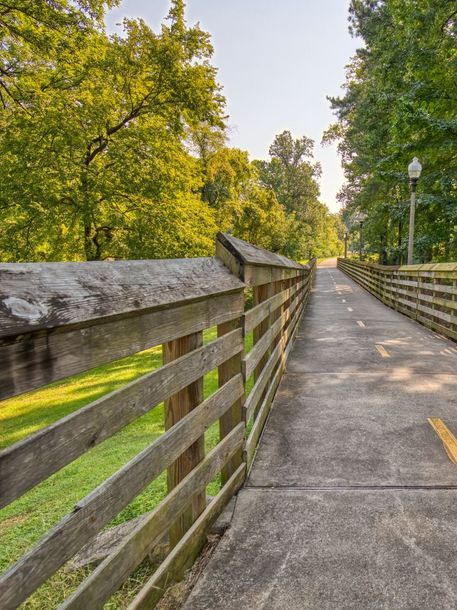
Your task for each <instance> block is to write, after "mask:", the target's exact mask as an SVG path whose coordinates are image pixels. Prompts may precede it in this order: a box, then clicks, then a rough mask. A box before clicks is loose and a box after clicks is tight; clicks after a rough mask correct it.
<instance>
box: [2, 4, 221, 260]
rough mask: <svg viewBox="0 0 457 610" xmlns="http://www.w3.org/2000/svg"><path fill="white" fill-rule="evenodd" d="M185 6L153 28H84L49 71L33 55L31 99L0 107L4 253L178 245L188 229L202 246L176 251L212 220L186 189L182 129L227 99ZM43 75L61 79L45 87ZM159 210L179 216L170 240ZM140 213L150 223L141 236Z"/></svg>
mask: <svg viewBox="0 0 457 610" xmlns="http://www.w3.org/2000/svg"><path fill="white" fill-rule="evenodd" d="M182 10H183V7H182V3H180V2H176V3H173V4H172V9H171V11H170V14H169V20H170V22H171V23H170V25H164V26H163V27H162V31H161V33H160V34H159V35H156V34H154V33H153V32H152V31H151V30H150V28H149V27H148V26H147V25H146V24H145V23H144V22H142V21H141V20H137V21H133V20H127V21H126V22H125V35H124V36H122V37H120V36H113V37H111V38H109V37H107V36H106V34H105V33H104V32H102V31H98V30H96V29H92V30H90V31H87V32H85V34H84V36H85V39H84V45H81V46H80V47H79V49H78V50H77V51H76V50H74V51H73V61H72V63H71V64H67V63H57V64H56V65H51V66H50V67H49V71H47V70H41V67H40V65H39V64H40V60H39V59H38V60H37V62H38V63H37V69H36V71H35V72H34V79H35V80H34V85H33V95H32V94H31V95H30V96H29V101H28V107H27V108H26V109H25V110H23V108H22V107H20V108H18V107H17V106H15V107H14V108H10V109H8V112H5V113H4V114H3V116H2V117H1V119H0V120H1V121H2V123H3V127H4V133H5V137H4V139H3V140H2V142H1V144H0V153H1V154H2V158H3V159H4V160H5V162H4V163H3V164H2V167H1V168H0V180H1V181H2V183H4V184H7V185H8V188H7V189H6V190H4V191H3V193H2V195H1V199H0V208H1V214H2V220H3V222H4V224H3V226H4V227H5V228H4V230H3V232H2V235H1V237H0V243H1V248H2V256H3V258H4V259H5V258H6V259H7V260H8V259H11V258H13V260H20V259H22V260H23V259H24V258H26V259H27V260H30V259H33V258H35V259H43V258H44V259H47V258H52V259H54V260H55V259H56V258H60V256H59V253H61V255H63V256H64V257H72V258H86V259H87V260H95V259H100V258H105V257H107V256H111V257H112V256H114V257H119V256H120V257H125V256H130V255H132V253H134V252H135V253H138V252H139V250H141V248H138V247H136V246H135V244H140V243H141V244H142V250H141V251H142V252H143V256H145V255H149V254H150V253H154V254H155V255H161V254H162V255H177V254H178V249H179V248H178V246H179V245H181V246H182V245H183V244H184V243H188V242H190V241H192V237H191V236H195V237H196V240H195V241H196V243H199V244H205V245H204V247H203V248H201V247H197V248H191V249H190V250H189V248H184V249H183V250H179V251H181V252H183V253H189V252H190V253H192V254H201V253H206V252H207V251H208V250H207V249H208V244H209V242H210V240H211V237H212V236H213V235H214V234H215V233H216V230H217V228H216V225H215V221H214V218H213V215H212V213H211V211H210V210H208V208H207V206H205V205H204V204H203V202H201V200H200V198H199V197H196V196H190V197H187V194H189V191H190V193H192V192H196V191H198V189H199V188H200V187H201V176H200V175H199V171H198V167H197V164H196V161H195V159H194V158H193V157H192V156H191V155H189V153H188V152H187V150H186V147H185V142H184V139H185V134H186V128H187V126H188V125H192V124H193V123H197V122H202V121H205V122H206V123H207V124H209V125H222V123H223V121H222V109H223V106H224V99H223V97H222V95H221V93H220V88H219V86H218V84H217V82H216V80H215V69H214V68H213V67H212V66H211V65H210V64H209V58H210V57H211V54H212V47H211V45H210V42H209V37H208V35H207V34H206V33H204V32H202V31H201V30H200V29H199V28H198V27H194V28H187V27H186V26H185V23H184V20H183V12H182ZM26 51H27V49H26ZM23 79H25V80H26V81H27V83H26V84H27V85H28V87H25V86H24V87H22V85H21V83H22V80H23ZM50 79H53V82H55V83H60V85H59V86H57V85H56V86H54V87H53V88H48V87H47V86H46V84H47V83H48V82H49V80H50ZM29 85H30V86H29ZM19 88H20V89H21V90H22V89H24V90H25V89H27V88H28V89H29V90H32V86H31V84H30V83H29V81H28V76H26V75H21V76H20V77H19ZM11 176H14V180H11ZM184 201H186V204H185V205H183V202H184ZM178 202H180V205H178ZM189 214H190V215H191V217H192V222H188V220H187V218H188V216H189ZM159 218H161V219H162V221H164V219H166V218H168V219H171V218H173V219H174V220H175V223H174V224H172V223H170V222H167V223H165V224H166V226H167V227H168V228H169V231H170V233H169V235H170V239H171V240H172V241H174V243H175V244H176V247H175V248H174V249H170V245H169V244H170V239H168V240H166V243H167V244H168V246H167V247H165V246H163V244H164V240H163V238H162V239H160V241H159V239H158V236H157V235H158V234H157V232H156V230H157V226H158V225H157V220H158V219H159ZM197 219H201V221H202V223H203V224H202V226H198V227H197V229H196V232H194V231H191V232H190V235H187V236H186V237H185V238H184V237H183V238H181V237H179V238H178V237H177V236H176V233H177V231H183V232H186V231H187V230H190V229H191V227H194V229H195V225H196V224H198V223H197ZM148 223H149V226H150V227H151V228H152V227H155V228H156V230H149V231H148V233H147V236H146V235H145V234H144V233H143V232H144V229H145V226H148ZM173 227H174V231H173V230H172V228H173ZM202 229H204V231H203V233H204V235H205V236H206V240H205V239H203V240H202V238H201V230H202ZM173 236H175V239H174V240H173ZM63 238H64V239H65V242H66V244H65V245H66V247H65V248H64V249H61V242H62V240H63ZM146 243H148V244H149V245H148V246H147V245H146ZM160 244H162V246H163V250H164V251H163V252H161V248H160ZM170 253H171V254H170Z"/></svg>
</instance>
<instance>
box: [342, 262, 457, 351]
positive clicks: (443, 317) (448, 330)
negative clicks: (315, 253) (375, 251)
mask: <svg viewBox="0 0 457 610" xmlns="http://www.w3.org/2000/svg"><path fill="white" fill-rule="evenodd" d="M338 268H339V269H341V271H343V272H344V273H346V274H347V275H348V276H349V277H351V278H352V279H353V280H354V281H356V282H357V283H358V284H360V285H361V286H363V288H365V289H366V290H368V291H369V292H370V293H371V294H373V295H374V296H375V297H377V298H378V299H379V300H380V301H382V302H383V303H385V304H386V305H388V306H389V307H391V308H392V309H395V310H397V311H399V312H400V313H403V314H405V315H406V316H408V317H410V318H412V319H413V320H416V321H417V322H420V323H421V324H423V325H424V326H427V327H428V328H431V329H432V330H435V331H437V332H438V333H440V334H441V335H443V336H445V337H448V338H449V339H453V340H454V341H457V263H430V264H425V265H401V266H396V267H392V266H383V265H378V264H374V263H364V262H360V261H353V260H351V259H344V258H339V259H338Z"/></svg>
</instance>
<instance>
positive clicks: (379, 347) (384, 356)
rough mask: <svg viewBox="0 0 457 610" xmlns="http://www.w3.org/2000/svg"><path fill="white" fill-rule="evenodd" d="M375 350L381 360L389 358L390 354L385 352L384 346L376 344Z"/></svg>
mask: <svg viewBox="0 0 457 610" xmlns="http://www.w3.org/2000/svg"><path fill="white" fill-rule="evenodd" d="M376 349H377V350H378V352H379V353H380V354H381V356H382V357H383V358H390V354H389V352H388V351H387V350H386V348H385V347H384V345H380V344H379V343H376Z"/></svg>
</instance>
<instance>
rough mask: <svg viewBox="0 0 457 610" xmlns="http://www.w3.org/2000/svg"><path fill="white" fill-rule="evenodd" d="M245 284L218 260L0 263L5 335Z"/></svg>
mask: <svg viewBox="0 0 457 610" xmlns="http://www.w3.org/2000/svg"><path fill="white" fill-rule="evenodd" d="M242 288H243V285H242V283H241V282H240V280H239V279H237V278H236V277H235V276H234V275H233V274H231V273H230V272H229V271H228V270H227V269H226V268H225V267H224V265H223V264H222V262H221V261H219V260H218V259H216V258H184V259H168V260H149V261H103V262H99V261H95V262H88V263H4V264H0V337H9V336H16V335H19V334H26V333H30V332H36V331H38V330H44V329H48V330H49V329H56V328H58V327H61V326H68V325H76V324H78V325H81V324H86V323H88V322H90V323H94V321H96V322H100V321H101V320H102V319H106V318H113V317H119V316H121V317H127V316H129V315H137V314H138V312H139V311H141V310H151V309H157V308H159V307H160V308H163V307H170V306H171V305H174V306H176V305H178V304H182V303H185V302H190V301H195V300H202V299H206V298H208V297H212V296H214V295H216V294H222V293H226V292H232V291H234V290H241V289H242Z"/></svg>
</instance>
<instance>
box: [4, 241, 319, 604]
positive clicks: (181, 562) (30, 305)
mask: <svg viewBox="0 0 457 610" xmlns="http://www.w3.org/2000/svg"><path fill="white" fill-rule="evenodd" d="M216 254H217V256H216V258H201V259H184V260H164V261H126V262H100V263H49V264H2V265H0V361H1V363H2V367H1V370H0V399H6V398H8V397H11V396H14V395H17V394H20V393H23V392H27V391H29V390H33V389H36V388H39V387H41V386H43V385H45V384H48V383H50V382H52V381H56V380H58V379H63V378H65V377H68V376H70V375H74V374H76V373H79V372H82V371H86V370H89V369H91V368H93V367H96V366H98V365H100V364H103V363H106V362H110V361H113V360H116V359H118V358H121V357H124V356H128V355H131V354H134V353H137V352H139V351H142V350H145V349H147V348H150V347H154V346H157V345H162V350H163V366H161V367H160V368H158V369H156V370H153V371H151V372H149V373H147V374H145V375H143V376H142V377H140V378H138V379H136V380H135V381H133V382H131V383H129V384H127V385H125V386H124V387H122V388H121V389H119V390H116V391H114V392H111V393H109V394H106V395H104V396H103V397H101V398H99V399H98V400H96V401H94V402H92V403H90V404H89V405H87V406H86V407H84V408H81V409H79V410H77V411H75V412H73V413H72V414H70V415H68V416H67V417H65V418H63V419H61V420H59V421H57V422H55V423H53V424H52V425H49V426H47V427H44V428H43V429H41V430H40V431H38V432H37V433H34V434H32V435H30V436H29V437H27V438H25V439H24V440H22V441H20V442H18V443H16V444H14V445H12V446H10V447H8V448H7V449H5V450H3V451H2V452H1V453H0V507H3V506H6V505H8V504H10V503H11V502H13V501H14V500H16V499H18V498H19V497H20V496H22V495H23V494H24V493H26V492H27V491H28V490H30V489H31V488H33V487H34V486H35V485H38V484H39V483H40V482H42V481H44V480H45V479H47V478H48V477H49V476H51V475H52V474H53V473H55V472H57V471H58V470H60V469H61V468H63V467H64V466H66V465H67V464H69V463H70V462H72V461H73V460H75V459H76V458H78V457H79V456H81V455H82V454H84V453H85V452H87V451H88V450H90V449H91V448H92V447H94V446H95V445H97V444H99V443H102V442H103V441H104V440H106V439H107V438H109V437H111V436H113V435H114V434H116V433H117V432H118V431H120V430H121V429H122V428H123V427H125V426H126V425H128V424H129V423H131V422H133V421H134V420H136V419H137V418H139V417H141V416H142V415H144V414H145V413H147V412H148V411H150V410H151V409H153V408H155V407H157V406H158V405H159V404H162V403H163V402H165V422H164V423H165V430H166V431H165V432H164V434H163V435H162V436H160V437H159V438H158V439H157V440H156V441H154V442H153V443H152V444H151V445H149V446H148V447H147V448H146V449H144V450H143V451H142V452H141V453H139V454H138V455H137V456H135V457H134V458H133V459H132V460H130V461H129V462H128V463H127V464H125V465H124V466H123V467H122V468H121V469H120V470H119V471H118V472H116V473H115V474H113V475H112V476H111V477H109V478H108V479H107V480H106V481H104V482H103V483H102V484H101V485H100V486H99V487H97V488H96V489H94V490H93V491H92V492H91V493H90V494H89V495H87V496H86V497H85V498H83V499H81V500H80V501H79V502H78V504H77V505H76V506H75V507H74V510H73V511H72V512H71V513H69V514H68V515H67V516H66V517H64V518H63V519H62V520H61V521H60V522H59V523H58V524H57V525H55V526H54V527H53V529H52V530H50V531H49V532H48V534H46V535H45V536H44V538H42V539H41V540H40V541H39V542H38V544H37V545H36V546H35V547H34V548H32V549H31V550H30V551H29V552H28V553H27V554H26V555H24V556H23V557H22V558H21V559H20V560H19V561H18V562H17V563H16V564H14V565H13V566H11V567H10V569H9V570H8V571H7V572H6V573H5V574H4V575H3V576H2V577H1V578H0V608H2V610H9V609H12V608H16V607H17V606H18V605H20V604H21V603H22V602H23V601H24V600H26V599H27V598H28V597H29V596H30V595H31V594H32V593H33V592H34V591H35V590H36V589H37V588H39V587H40V586H41V584H43V583H44V582H45V581H46V580H47V579H48V578H50V577H51V576H52V575H53V574H54V573H55V572H56V571H58V570H59V569H60V568H61V567H62V566H63V565H64V564H65V563H66V562H67V561H68V560H69V559H70V558H71V557H73V556H74V555H75V554H76V553H77V552H78V551H79V550H80V549H81V548H82V547H83V546H84V545H85V544H86V543H88V542H89V541H91V540H92V539H93V538H94V536H96V535H97V534H98V533H99V532H100V530H101V529H102V528H104V527H105V526H106V525H108V524H109V523H110V522H111V521H112V519H113V518H114V517H116V515H117V514H118V513H119V512H120V511H121V510H122V509H123V508H125V507H126V506H127V505H128V504H129V503H130V502H131V501H132V500H133V499H134V498H135V497H136V496H137V495H138V494H140V493H141V492H142V491H143V490H144V489H145V488H146V487H147V486H148V485H149V484H151V483H152V482H153V481H154V480H155V479H156V478H157V477H158V476H159V475H160V474H161V473H162V472H164V471H165V470H167V472H168V494H167V495H166V497H165V498H164V499H163V501H162V502H161V503H160V504H159V505H158V506H157V507H156V508H155V509H154V511H153V512H152V513H148V516H147V518H145V519H143V520H141V521H140V522H139V524H138V525H137V526H136V527H135V529H134V530H133V531H132V532H131V533H130V534H129V535H128V536H127V537H126V538H125V539H124V540H123V542H122V544H121V546H120V547H119V548H118V549H117V550H115V551H114V552H113V553H112V554H111V555H109V556H108V557H107V558H106V559H105V560H104V561H103V562H102V563H101V564H99V565H98V566H97V567H96V568H95V570H94V571H92V572H91V574H90V575H89V577H88V578H86V580H85V581H83V582H82V583H81V584H80V586H79V587H78V588H77V589H76V590H75V591H74V592H73V593H72V594H71V595H70V597H69V598H68V599H67V600H66V601H65V602H64V603H63V604H62V605H61V608H65V609H72V610H76V609H82V608H91V610H95V609H96V608H101V607H103V605H104V603H105V602H106V601H107V600H108V599H109V598H110V597H111V595H113V593H115V592H116V591H117V589H118V588H119V587H120V586H121V585H122V583H123V582H124V581H125V580H126V579H127V578H128V577H129V576H130V575H131V574H132V573H133V572H134V570H135V569H136V568H137V567H138V566H139V565H140V564H141V563H142V562H143V560H144V559H145V558H146V557H147V556H148V554H150V553H151V552H152V550H153V549H154V547H155V545H157V543H158V542H159V541H160V540H162V539H163V537H164V535H168V539H169V552H168V555H167V557H166V558H165V560H164V561H163V563H162V564H161V565H160V567H159V568H158V569H157V570H156V571H155V572H154V573H153V574H152V575H151V577H150V579H149V580H148V581H147V582H146V583H145V584H144V586H143V588H142V589H141V591H140V592H139V593H138V594H137V596H136V597H135V598H134V600H133V601H132V603H131V604H130V606H129V608H130V609H131V610H133V609H139V608H151V607H153V605H154V604H155V603H156V601H157V600H158V599H159V598H160V596H161V595H162V593H163V590H164V587H165V586H166V585H167V584H168V583H169V582H170V581H172V580H174V579H177V578H180V577H181V575H182V573H183V571H184V569H185V568H186V567H188V566H189V564H190V563H191V562H192V561H193V559H194V558H195V556H196V555H197V554H198V552H199V551H200V549H201V547H202V546H203V544H204V541H205V539H206V535H207V532H208V530H209V528H210V526H211V524H212V523H213V521H214V520H215V519H216V517H217V516H218V515H219V513H220V512H221V510H222V509H223V507H224V506H225V504H226V503H227V502H228V500H229V499H230V497H231V496H232V495H233V494H234V493H236V491H237V490H238V488H239V487H240V486H241V485H242V484H243V482H244V480H245V476H246V472H247V469H248V468H249V465H250V464H251V462H252V459H253V455H254V452H255V448H256V445H257V442H258V439H259V437H260V434H261V431H262V428H263V425H264V423H265V420H266V418H267V415H268V412H269V409H270V406H271V403H272V400H273V397H274V394H275V391H276V388H277V386H278V384H279V381H280V379H281V376H282V373H283V371H284V367H285V362H286V358H287V355H288V353H289V351H290V349H291V346H292V340H293V338H294V336H295V333H296V331H297V328H298V323H299V320H300V317H301V315H302V313H303V310H304V308H305V306H306V303H307V301H308V298H309V294H310V289H311V283H312V278H313V274H314V269H315V261H312V262H311V263H310V264H309V265H306V266H304V265H299V264H297V263H294V262H293V261H290V260H288V259H286V258H284V257H281V256H279V255H276V254H272V253H270V252H267V251H265V250H261V249H259V248H255V247H253V246H251V245H250V244H247V243H246V242H243V241H241V240H238V239H236V238H234V237H232V236H230V235H220V236H219V237H218V240H217V250H216ZM248 290H252V297H253V307H252V308H251V309H246V302H247V301H248V299H247V297H246V292H247V291H248ZM212 327H217V335H218V336H217V338H216V339H215V340H213V341H210V342H209V343H207V344H203V331H204V330H205V329H208V328H212ZM250 332H252V333H253V337H254V339H253V341H254V347H253V348H252V350H251V351H249V352H248V353H247V354H246V353H245V350H244V345H245V337H246V335H247V333H250ZM214 369H218V379H219V387H218V389H217V391H215V392H214V393H213V394H211V395H210V396H209V397H207V398H206V399H204V396H203V377H204V376H205V375H206V374H207V373H209V372H210V371H212V370H214ZM251 377H253V381H251V380H250V378H251ZM247 388H251V389H250V391H249V392H248V391H247ZM0 408H1V404H0ZM217 421H219V430H220V435H219V442H218V444H217V445H216V447H215V448H213V449H212V450H211V451H210V452H208V453H207V454H206V455H205V446H204V434H205V430H207V429H208V428H209V427H210V426H211V425H212V424H213V423H214V422H217ZM247 425H248V426H249V427H248V428H247ZM247 429H249V433H247V432H246V430H247ZM218 472H221V474H222V476H221V480H222V483H221V488H220V491H219V493H218V494H217V495H216V496H215V497H214V498H212V499H211V501H209V502H208V501H207V500H208V499H207V497H206V487H207V485H208V484H209V482H210V481H211V480H212V479H213V478H214V477H215V475H216V474H217V473H218Z"/></svg>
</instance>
